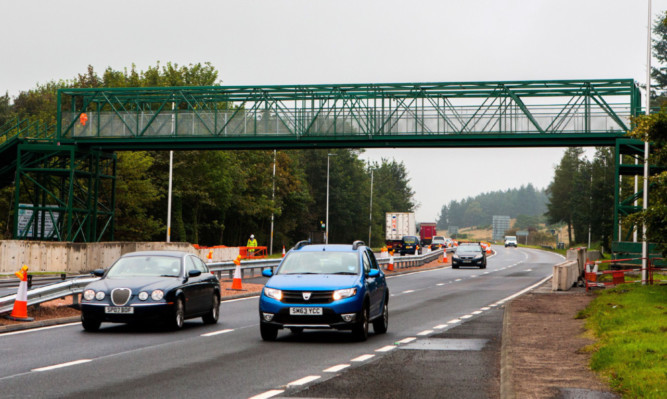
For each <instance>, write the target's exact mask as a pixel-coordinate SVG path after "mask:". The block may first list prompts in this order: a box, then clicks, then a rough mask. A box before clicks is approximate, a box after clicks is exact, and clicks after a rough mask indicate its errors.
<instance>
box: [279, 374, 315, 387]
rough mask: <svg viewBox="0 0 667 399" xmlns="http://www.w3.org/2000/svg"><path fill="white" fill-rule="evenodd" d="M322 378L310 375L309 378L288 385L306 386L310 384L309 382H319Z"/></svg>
mask: <svg viewBox="0 0 667 399" xmlns="http://www.w3.org/2000/svg"><path fill="white" fill-rule="evenodd" d="M320 378H321V377H320V376H319V375H309V376H307V377H303V378H300V379H298V380H296V381H292V382H290V383H289V384H287V386H288V387H291V386H295V385H305V384H308V383H309V382H313V381H315V380H319V379H320Z"/></svg>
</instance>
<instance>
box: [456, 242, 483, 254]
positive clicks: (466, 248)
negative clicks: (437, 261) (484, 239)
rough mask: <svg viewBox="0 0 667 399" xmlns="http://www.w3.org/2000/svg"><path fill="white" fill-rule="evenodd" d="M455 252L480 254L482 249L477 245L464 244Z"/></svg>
mask: <svg viewBox="0 0 667 399" xmlns="http://www.w3.org/2000/svg"><path fill="white" fill-rule="evenodd" d="M456 252H457V253H459V252H482V247H481V246H480V245H479V244H466V245H461V246H459V247H457V248H456Z"/></svg>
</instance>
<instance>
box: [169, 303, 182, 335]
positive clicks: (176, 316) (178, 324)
mask: <svg viewBox="0 0 667 399" xmlns="http://www.w3.org/2000/svg"><path fill="white" fill-rule="evenodd" d="M184 321H185V309H184V308H183V300H182V299H180V298H179V299H177V300H176V303H175V304H174V312H173V313H172V315H171V320H170V321H169V324H170V325H169V327H171V328H172V329H173V330H180V329H181V328H183V322H184Z"/></svg>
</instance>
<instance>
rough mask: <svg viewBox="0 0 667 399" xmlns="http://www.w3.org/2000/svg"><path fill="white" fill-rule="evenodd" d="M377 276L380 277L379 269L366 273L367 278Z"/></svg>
mask: <svg viewBox="0 0 667 399" xmlns="http://www.w3.org/2000/svg"><path fill="white" fill-rule="evenodd" d="M379 275H380V270H379V269H371V271H370V272H368V277H377V276H379Z"/></svg>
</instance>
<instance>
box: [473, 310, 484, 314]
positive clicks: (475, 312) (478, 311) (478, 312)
mask: <svg viewBox="0 0 667 399" xmlns="http://www.w3.org/2000/svg"><path fill="white" fill-rule="evenodd" d="M480 313H482V311H481V310H475V311H474V312H472V314H480Z"/></svg>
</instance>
